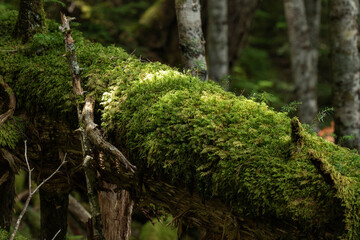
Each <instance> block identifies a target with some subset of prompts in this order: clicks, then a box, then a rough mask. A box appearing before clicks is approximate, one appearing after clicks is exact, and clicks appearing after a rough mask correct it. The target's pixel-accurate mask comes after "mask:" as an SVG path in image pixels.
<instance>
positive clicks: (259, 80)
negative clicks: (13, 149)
mask: <svg viewBox="0 0 360 240" xmlns="http://www.w3.org/2000/svg"><path fill="white" fill-rule="evenodd" d="M202 2H203V6H204V7H206V1H205V0H203V1H202ZM0 3H1V5H0V7H2V8H3V7H7V8H12V9H18V7H19V0H0ZM44 6H45V10H46V13H47V17H48V18H52V19H55V20H57V21H58V22H60V20H59V12H60V11H62V12H65V13H66V14H67V15H70V16H74V17H76V19H77V21H78V24H76V28H77V29H78V30H80V31H81V32H83V34H84V35H85V37H87V38H88V39H90V40H92V41H95V42H100V43H102V44H104V45H115V46H119V47H122V48H124V49H126V50H127V51H128V52H129V53H130V52H132V53H133V54H135V55H136V56H138V57H141V58H143V59H146V60H147V59H148V60H150V61H161V62H163V63H166V64H169V65H171V66H174V67H178V68H181V61H180V55H179V47H178V39H177V26H176V18H175V9H174V7H173V0H170V1H169V0H86V1H85V0H44ZM239 7H240V6H239ZM159 8H160V11H159ZM322 8H323V11H322V23H321V36H320V45H319V53H320V58H319V83H318V90H317V94H318V102H319V109H322V108H325V107H327V106H331V105H332V104H331V80H330V63H329V62H330V60H329V40H328V18H327V1H325V0H324V1H323V7H322ZM159 12H160V13H161V14H159ZM203 13H204V14H203V18H204V19H203V22H204V23H206V10H205V9H204V10H203ZM204 25H205V24H204ZM203 30H204V32H205V36H206V28H205V27H204V29H203ZM230 32H231V29H230ZM287 36H288V35H287V26H286V21H285V16H284V9H283V1H261V2H260V5H259V8H258V10H257V12H256V16H255V19H254V21H253V23H252V27H251V30H250V33H249V36H248V39H247V43H246V46H245V47H244V48H243V49H239V51H241V52H240V55H239V56H240V57H239V58H238V59H237V60H236V64H234V66H233V68H232V69H231V74H230V75H229V78H230V79H231V90H232V91H234V92H235V93H237V94H242V95H245V96H251V97H254V99H260V101H266V102H267V103H268V104H269V105H270V106H272V107H273V108H275V109H276V110H281V107H282V106H284V105H286V104H289V103H291V102H292V101H294V96H293V84H292V81H291V64H290V57H289V51H290V47H289V42H288V37H287ZM210 51H211V50H210ZM259 95H261V97H259ZM325 124H329V123H328V121H327V122H326V121H325ZM26 181H27V177H26V173H21V174H20V175H18V176H17V177H16V192H17V195H18V198H17V202H16V212H15V213H14V217H16V216H18V215H19V213H20V211H21V209H22V207H23V202H24V201H25V199H26V193H27V182H26ZM34 184H35V183H34ZM73 195H74V196H75V197H76V198H77V199H78V200H79V201H80V202H82V203H83V202H86V201H87V199H86V196H85V194H84V193H82V192H81V190H79V191H77V192H76V191H75V192H74V193H73ZM85 205H86V204H85ZM168 222H169V219H168V220H167V221H164V223H159V222H158V221H156V222H155V224H154V225H153V224H152V223H151V222H150V221H148V220H147V219H144V218H143V217H141V216H137V215H136V214H135V216H134V222H133V224H132V232H133V236H132V239H141V240H147V239H153V240H155V239H159V240H160V239H163V240H167V239H177V230H176V229H174V228H172V227H171V226H168V227H167V226H166V224H167V223H168ZM79 228H81V227H79V226H78V225H77V224H76V221H75V220H74V219H71V218H70V217H69V228H68V232H69V234H68V239H85V235H84V233H85V231H84V230H79ZM39 229H40V215H39V198H38V197H35V198H33V199H32V203H31V206H30V208H29V209H28V212H27V213H26V215H25V217H24V220H23V223H22V226H21V234H22V235H23V236H25V237H27V238H29V239H37V238H38V237H39ZM2 234H3V233H1V232H0V239H3V235H2ZM199 234H200V233H199V232H197V231H193V230H191V231H189V232H186V233H185V234H184V236H185V235H186V237H184V238H183V239H189V240H191V239H198V237H199ZM4 236H5V235H4ZM19 239H21V238H19Z"/></svg>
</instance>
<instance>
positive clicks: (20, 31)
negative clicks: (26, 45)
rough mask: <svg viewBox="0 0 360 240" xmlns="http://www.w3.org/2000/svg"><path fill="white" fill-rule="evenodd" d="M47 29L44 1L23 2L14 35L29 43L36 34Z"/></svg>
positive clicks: (30, 0)
mask: <svg viewBox="0 0 360 240" xmlns="http://www.w3.org/2000/svg"><path fill="white" fill-rule="evenodd" d="M44 28H45V11H44V7H43V1H42V0H21V1H20V10H19V15H18V19H17V22H16V25H15V29H14V32H13V35H14V36H15V37H18V38H21V39H22V41H23V42H27V41H29V40H30V39H31V38H32V36H33V35H34V34H35V33H36V32H41V31H43V30H44Z"/></svg>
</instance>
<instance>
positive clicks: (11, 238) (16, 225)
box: [9, 140, 66, 240]
mask: <svg viewBox="0 0 360 240" xmlns="http://www.w3.org/2000/svg"><path fill="white" fill-rule="evenodd" d="M65 159H66V154H65V156H64V159H63V161H62V162H61V164H60V165H59V167H58V168H57V169H56V170H55V171H54V172H53V173H52V174H51V175H50V176H49V177H47V178H46V179H45V180H43V181H42V182H41V183H40V184H39V185H38V186H37V187H36V188H35V189H34V190H33V191H32V190H31V173H32V171H33V169H31V167H30V164H29V160H28V157H27V144H26V140H25V161H26V166H27V168H28V172H29V174H28V182H29V187H28V188H29V195H28V197H27V198H26V201H25V204H24V208H23V210H22V211H21V213H20V215H19V217H18V219H17V220H16V224H15V227H14V231H13V232H12V234H11V236H10V239H9V240H13V239H14V238H15V235H16V232H17V230H18V229H19V226H20V222H21V219H22V218H23V216H24V214H25V212H26V210H27V208H28V206H29V203H30V200H31V199H32V197H33V196H34V194H35V193H36V192H37V191H38V190H39V189H40V188H41V186H42V185H44V184H45V183H46V182H47V181H49V180H50V179H51V178H52V177H53V176H54V175H55V174H56V173H57V172H59V170H60V168H61V167H62V166H63V165H64V164H65V163H66V161H65Z"/></svg>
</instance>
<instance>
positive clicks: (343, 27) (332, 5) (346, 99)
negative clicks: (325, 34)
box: [329, 0, 360, 151]
mask: <svg viewBox="0 0 360 240" xmlns="http://www.w3.org/2000/svg"><path fill="white" fill-rule="evenodd" d="M329 14H330V30H331V31H330V32H331V40H332V41H331V60H332V74H333V101H334V102H333V104H334V108H335V134H336V136H338V139H337V141H338V143H340V144H341V145H343V146H346V147H349V148H356V149H357V150H358V151H359V150H360V129H359V128H360V124H359V120H360V114H359V107H360V102H359V81H360V75H359V70H360V69H359V67H360V65H359V64H360V63H359V53H358V46H357V44H358V34H359V32H358V15H359V9H358V1H355V0H330V1H329ZM344 136H353V137H352V139H350V138H349V137H346V138H343V137H344Z"/></svg>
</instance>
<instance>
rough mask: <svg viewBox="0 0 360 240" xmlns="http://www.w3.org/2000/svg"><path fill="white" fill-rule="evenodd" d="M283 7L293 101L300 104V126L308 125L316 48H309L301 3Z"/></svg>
mask: <svg viewBox="0 0 360 240" xmlns="http://www.w3.org/2000/svg"><path fill="white" fill-rule="evenodd" d="M284 7H285V15H286V20H287V24H288V31H289V40H290V45H291V67H292V75H293V80H294V85H295V96H296V100H297V101H299V102H301V103H302V104H301V105H300V107H299V112H298V115H299V118H300V121H301V122H303V123H307V124H311V123H312V122H313V119H314V117H315V116H316V114H317V100H316V84H317V70H316V69H317V59H318V57H317V56H318V54H317V50H316V48H314V47H313V46H312V44H311V40H310V30H309V27H308V23H307V19H306V12H305V4H304V1H303V0H284Z"/></svg>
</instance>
